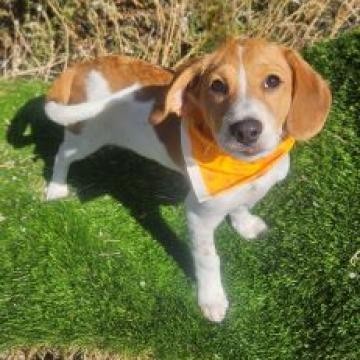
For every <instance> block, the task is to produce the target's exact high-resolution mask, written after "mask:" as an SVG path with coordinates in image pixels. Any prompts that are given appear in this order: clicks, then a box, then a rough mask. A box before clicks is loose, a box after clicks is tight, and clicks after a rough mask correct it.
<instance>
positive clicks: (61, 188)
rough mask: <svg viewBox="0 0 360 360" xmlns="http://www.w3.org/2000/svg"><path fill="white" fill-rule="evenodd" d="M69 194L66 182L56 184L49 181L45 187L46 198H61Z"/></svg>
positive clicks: (48, 199)
mask: <svg viewBox="0 0 360 360" xmlns="http://www.w3.org/2000/svg"><path fill="white" fill-rule="evenodd" d="M68 195H69V188H68V186H67V184H58V183H55V182H51V183H50V184H49V186H48V187H47V189H46V200H47V201H50V200H57V199H62V198H64V197H66V196H68Z"/></svg>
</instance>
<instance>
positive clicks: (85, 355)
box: [0, 347, 154, 360]
mask: <svg viewBox="0 0 360 360" xmlns="http://www.w3.org/2000/svg"><path fill="white" fill-rule="evenodd" d="M153 359H154V357H153V355H152V354H151V353H150V352H144V353H142V354H140V355H126V354H115V353H109V352H106V351H98V350H91V351H89V350H81V349H71V350H59V349H51V348H47V347H34V348H30V349H14V350H10V351H7V352H4V353H0V360H153Z"/></svg>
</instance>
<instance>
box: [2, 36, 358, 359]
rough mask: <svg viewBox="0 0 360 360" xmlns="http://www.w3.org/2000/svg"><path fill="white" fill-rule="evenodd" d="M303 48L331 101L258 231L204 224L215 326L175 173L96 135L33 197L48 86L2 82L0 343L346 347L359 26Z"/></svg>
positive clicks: (337, 353)
mask: <svg viewBox="0 0 360 360" xmlns="http://www.w3.org/2000/svg"><path fill="white" fill-rule="evenodd" d="M305 56H306V58H307V59H308V60H309V61H310V62H311V63H312V64H313V65H314V66H315V67H316V68H317V69H318V70H319V71H320V72H321V73H322V74H323V75H324V77H325V78H327V79H328V80H329V82H330V83H331V87H332V91H333V96H334V102H333V107H332V111H331V114H330V117H329V120H328V123H327V125H326V128H325V129H324V131H322V133H321V134H320V135H319V136H318V137H316V138H315V139H313V140H311V141H310V142H309V143H306V144H298V145H297V146H296V149H295V150H294V151H293V153H292V165H291V174H290V175H289V177H288V178H287V179H286V180H285V181H284V182H283V183H282V184H280V185H279V186H277V187H276V188H274V189H273V190H272V191H271V193H270V194H269V195H268V196H267V197H266V198H265V199H264V200H263V201H262V202H261V204H259V205H258V206H257V207H256V208H255V213H257V214H260V215H261V216H262V217H263V218H264V219H266V221H267V223H268V224H269V225H270V231H269V232H268V233H267V234H266V235H265V236H263V237H262V239H260V240H256V241H252V242H247V241H245V240H243V239H241V238H240V237H239V236H238V235H237V234H236V233H235V232H234V231H233V230H232V229H231V227H230V226H229V225H228V224H227V223H226V222H225V223H224V224H223V225H222V226H221V227H220V228H219V230H218V231H217V248H218V251H219V254H220V257H221V260H222V272H223V279H224V285H225V289H226V291H227V293H228V296H229V300H230V304H231V307H230V311H229V313H228V315H227V317H226V320H225V321H224V322H223V323H222V324H220V325H216V324H211V323H209V322H208V321H206V320H205V319H203V317H202V316H201V314H200V311H199V309H198V307H197V305H196V291H195V285H194V282H193V280H192V262H191V256H190V253H189V250H188V238H187V233H186V224H185V219H184V208H183V205H182V202H181V200H182V199H183V197H184V195H185V193H186V185H185V184H184V182H183V181H182V179H181V178H180V177H178V176H177V175H175V174H173V173H171V172H169V171H166V170H164V169H161V168H160V167H159V166H157V165H156V164H154V163H151V162H148V161H145V160H143V159H141V158H139V157H137V156H134V155H131V154H129V153H127V152H124V151H121V150H118V149H106V150H103V151H100V152H99V153H98V154H96V155H95V156H92V157H90V158H89V159H87V160H84V161H82V162H79V163H76V164H74V165H73V166H72V168H71V171H70V177H69V182H70V184H71V185H72V189H73V193H74V195H73V196H72V197H70V198H69V199H67V200H64V201H58V202H51V203H46V202H44V200H43V189H44V187H45V183H46V179H48V177H49V173H50V169H51V162H52V160H53V155H54V152H55V151H56V148H57V146H58V144H59V141H61V136H62V130H61V128H59V127H57V126H56V125H53V124H51V123H50V122H49V121H47V120H46V119H45V117H44V115H43V113H42V111H41V103H42V99H41V98H40V97H39V96H41V94H42V93H43V92H44V90H45V89H46V84H43V83H41V82H35V81H19V80H18V81H8V82H5V81H2V82H1V86H0V109H1V110H0V114H1V116H0V135H1V140H0V351H3V350H6V349H10V348H16V347H31V346H38V345H45V346H49V347H52V348H54V347H59V348H74V347H75V348H80V349H93V348H98V349H103V350H107V351H113V352H117V353H126V354H134V355H136V354H147V355H146V356H149V357H154V358H156V359H359V358H360V350H359V349H360V347H359V344H360V321H359V308H360V303H359V299H360V298H359V295H360V294H359V276H360V275H359V267H360V266H359V263H360V260H356V258H355V257H354V254H355V253H356V252H357V251H358V250H359V248H360V239H359V219H360V216H359V176H358V174H359V165H360V160H359V148H360V143H359V137H358V136H359V134H358V133H359V126H360V124H359V114H360V31H354V32H352V33H349V34H345V35H343V36H342V37H340V38H339V39H336V40H332V41H327V42H324V43H322V44H319V45H317V46H315V47H313V48H311V49H309V50H307V51H306V52H305Z"/></svg>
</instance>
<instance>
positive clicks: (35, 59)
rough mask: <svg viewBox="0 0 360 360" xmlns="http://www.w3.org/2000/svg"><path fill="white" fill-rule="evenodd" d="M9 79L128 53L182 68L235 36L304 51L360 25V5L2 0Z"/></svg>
mask: <svg viewBox="0 0 360 360" xmlns="http://www.w3.org/2000/svg"><path fill="white" fill-rule="evenodd" d="M0 23H1V28H0V66H1V74H2V75H3V76H4V77H15V76H26V75H31V76H38V77H41V78H44V79H48V78H49V77H52V76H53V75H54V74H56V73H58V72H59V71H61V70H62V69H64V68H66V67H67V66H68V64H69V63H70V62H73V61H75V60H78V59H84V58H89V57H93V56H97V55H101V54H107V53H123V54H128V55H132V56H137V57H141V58H144V59H147V60H149V61H151V62H153V63H157V64H161V65H164V66H174V65H177V64H179V63H181V62H182V61H184V60H185V59H186V58H188V57H190V56H192V55H193V54H195V53H199V52H201V51H206V50H208V49H209V48H211V47H212V46H213V45H214V43H216V42H217V41H219V40H221V39H223V38H224V37H226V36H228V35H246V36H261V37H265V38H268V39H271V40H275V41H279V42H281V43H284V44H287V45H290V46H293V47H295V48H302V47H303V46H304V45H307V44H311V43H313V42H315V41H317V40H320V39H322V38H332V37H335V36H336V35H337V34H338V33H339V32H340V31H343V30H344V29H347V28H350V27H353V26H357V25H359V23H360V0H344V1H341V0H283V1H279V0H269V1H260V0H227V1H221V0H205V1H191V0H167V1H165V0H93V1H86V0H68V1H64V0H35V1H30V0H10V1H6V0H0Z"/></svg>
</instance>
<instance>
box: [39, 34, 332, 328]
mask: <svg viewBox="0 0 360 360" xmlns="http://www.w3.org/2000/svg"><path fill="white" fill-rule="evenodd" d="M330 105H331V93H330V90H329V87H328V85H327V83H326V82H325V81H324V80H323V79H322V78H321V76H320V75H319V74H318V73H316V72H315V71H314V70H313V69H312V68H311V66H310V65H309V64H308V63H306V62H305V61H304V60H303V59H302V58H301V56H300V55H299V54H298V53H296V52H295V51H293V50H291V49H288V48H286V47H283V46H280V45H276V44H274V43H269V42H266V41H264V40H259V39H247V40H239V39H232V40H229V41H227V42H226V43H224V44H223V45H222V46H220V47H219V48H218V49H216V50H215V51H214V52H212V53H210V54H207V55H205V56H202V57H199V58H196V59H194V60H191V61H190V62H189V63H187V64H186V65H183V66H181V67H180V68H179V69H177V70H176V71H175V72H171V71H169V70H166V69H163V68H161V67H158V66H154V65H152V64H149V63H147V62H144V61H142V60H138V59H133V58H129V57H125V56H106V57H101V58H97V59H95V60H91V61H88V62H85V63H80V64H76V65H74V66H73V67H70V68H69V69H67V70H66V71H64V72H63V73H62V74H61V75H60V76H59V77H58V78H57V79H56V80H55V82H54V83H53V85H52V87H51V89H50V91H49V92H48V95H47V100H46V103H45V111H46V114H47V116H48V117H49V118H50V119H51V120H53V121H55V122H56V123H58V124H61V125H63V126H64V127H65V136H64V141H63V143H62V144H61V146H60V148H59V150H58V153H57V155H56V159H55V163H54V169H53V175H52V179H51V181H50V183H49V185H48V187H47V194H46V197H47V199H48V200H53V199H58V198H62V197H64V196H66V195H68V186H67V184H66V177H67V173H68V169H69V166H70V164H71V163H72V162H74V161H76V160H80V159H83V158H84V157H86V156H88V155H89V154H91V153H93V152H95V151H96V150H98V149H99V148H101V147H102V146H104V145H108V144H110V145H117V146H120V147H123V148H126V149H130V150H132V151H134V152H135V153H137V154H140V155H142V156H144V157H146V158H149V159H152V160H155V161H157V162H158V163H160V164H161V165H163V166H165V167H167V168H170V169H172V170H175V171H178V172H180V173H182V174H184V176H186V177H187V178H188V179H189V183H190V192H189V194H188V196H187V198H186V214H187V223H188V228H189V233H190V237H191V242H192V254H193V257H194V263H195V272H196V279H197V288H198V303H199V306H200V308H201V310H202V312H203V314H204V315H205V317H206V318H207V319H209V320H211V321H215V322H220V321H222V320H223V318H224V317H225V314H226V311H227V308H228V300H227V297H226V294H225V292H224V289H223V286H222V282H221V274H220V261H219V257H218V255H217V253H216V248H215V244H214V230H215V229H216V227H217V226H218V225H219V224H220V222H221V221H222V220H223V219H224V218H225V216H227V215H229V216H230V219H231V222H232V225H233V227H234V229H235V230H236V231H237V232H238V233H239V234H240V235H241V236H242V237H243V238H245V239H254V238H256V237H257V236H258V235H259V234H260V233H262V232H263V231H265V230H266V228H267V226H266V224H265V222H264V221H263V220H262V219H261V218H260V217H258V216H256V215H253V214H251V212H250V210H251V208H252V207H253V206H254V205H255V204H256V203H257V202H258V201H259V200H260V199H262V198H263V197H264V196H265V194H266V193H267V192H268V191H269V189H270V188H271V187H272V186H273V185H275V184H276V183H277V182H279V181H281V180H283V179H284V178H285V177H286V175H287V173H288V171H289V161H290V160H289V151H290V149H291V147H292V146H293V144H294V142H295V141H296V140H301V141H302V140H308V139H310V138H312V137H313V136H315V135H316V134H317V133H318V132H319V131H320V130H321V129H322V127H323V126H324V122H325V120H326V117H327V115H328V112H329V108H330Z"/></svg>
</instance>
